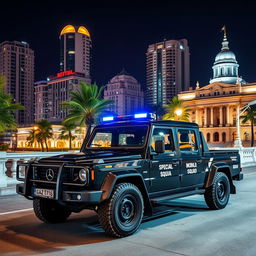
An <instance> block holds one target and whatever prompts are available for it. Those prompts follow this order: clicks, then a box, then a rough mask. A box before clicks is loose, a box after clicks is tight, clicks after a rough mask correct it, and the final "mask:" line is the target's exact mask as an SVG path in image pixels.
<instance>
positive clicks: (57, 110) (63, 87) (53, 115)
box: [36, 71, 88, 123]
mask: <svg viewBox="0 0 256 256" xmlns="http://www.w3.org/2000/svg"><path fill="white" fill-rule="evenodd" d="M47 80H48V81H47V92H45V93H47V104H45V106H44V112H45V113H47V120H49V121H51V122H53V123H61V122H62V121H63V120H64V119H65V117H66V116H67V114H68V111H67V110H66V109H64V108H63V106H62V105H61V103H62V102H63V101H67V100H70V92H71V91H78V90H79V89H80V82H85V83H87V84H88V78H86V77H85V75H84V73H78V72H72V71H63V72H60V73H57V74H56V75H53V76H50V77H48V79H47ZM38 96H40V94H38ZM36 109H37V108H36Z"/></svg>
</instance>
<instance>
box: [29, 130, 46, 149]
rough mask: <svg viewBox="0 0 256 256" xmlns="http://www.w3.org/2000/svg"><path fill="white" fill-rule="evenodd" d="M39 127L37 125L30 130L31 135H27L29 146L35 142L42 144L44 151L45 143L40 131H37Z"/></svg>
mask: <svg viewBox="0 0 256 256" xmlns="http://www.w3.org/2000/svg"><path fill="white" fill-rule="evenodd" d="M37 130H38V128H37V127H36V126H35V127H34V129H32V130H31V131H29V136H28V137H27V141H28V146H33V144H34V143H35V142H38V143H39V144H40V145H41V148H42V151H43V152H44V143H43V140H42V137H41V136H40V133H38V132H37Z"/></svg>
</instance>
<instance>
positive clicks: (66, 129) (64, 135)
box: [59, 122, 76, 149]
mask: <svg viewBox="0 0 256 256" xmlns="http://www.w3.org/2000/svg"><path fill="white" fill-rule="evenodd" d="M75 128H76V125H75V124H73V123H65V122H63V123H62V128H61V129H60V131H61V133H60V136H59V139H60V140H69V149H72V140H74V139H75V138H76V136H75V135H73V134H72V131H74V130H75Z"/></svg>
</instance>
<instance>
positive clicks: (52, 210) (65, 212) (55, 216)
mask: <svg viewBox="0 0 256 256" xmlns="http://www.w3.org/2000/svg"><path fill="white" fill-rule="evenodd" d="M33 208H34V212H35V214H36V216H37V218H38V219H40V220H41V221H43V222H46V223H60V222H64V221H66V220H67V218H68V217H69V216H70V214H71V211H70V210H69V209H67V208H66V207H65V206H62V205H60V204H59V203H58V202H56V201H54V200H47V199H43V198H36V199H34V200H33Z"/></svg>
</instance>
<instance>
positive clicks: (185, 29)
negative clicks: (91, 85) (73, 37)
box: [0, 2, 256, 88]
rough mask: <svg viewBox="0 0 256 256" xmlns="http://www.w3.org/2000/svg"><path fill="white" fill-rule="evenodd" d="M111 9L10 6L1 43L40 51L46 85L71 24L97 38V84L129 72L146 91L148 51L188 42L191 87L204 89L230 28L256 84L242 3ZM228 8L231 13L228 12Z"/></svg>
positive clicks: (247, 75) (39, 69)
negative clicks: (156, 46)
mask: <svg viewBox="0 0 256 256" xmlns="http://www.w3.org/2000/svg"><path fill="white" fill-rule="evenodd" d="M225 3H226V2H225ZM112 6H113V5H111V4H109V5H108V6H105V5H104V4H103V5H102V7H101V8H99V7H97V6H96V5H93V4H91V5H88V4H86V5H85V4H83V3H79V8H78V9H76V12H74V13H73V14H72V13H70V11H69V7H70V6H67V5H64V4H63V5H60V4H58V3H53V4H49V3H48V2H45V3H44V5H43V6H42V7H40V9H39V8H38V7H36V6H34V5H33V4H32V5H29V6H28V7H27V6H26V4H25V5H24V6H22V5H17V6H14V7H11V6H8V5H7V7H6V8H5V12H4V13H3V15H2V16H1V21H2V23H3V22H4V23H5V26H4V27H3V31H2V33H1V36H0V39H1V40H0V41H1V42H2V41H5V40H18V41H21V40H24V41H27V42H28V43H29V44H30V46H31V48H32V49H34V51H35V56H36V59H35V66H36V74H35V80H36V81H37V80H43V79H46V77H47V76H48V75H49V74H55V73H57V72H58V69H59V41H58V35H59V32H60V31H61V29H62V28H63V27H64V26H65V25H68V24H81V25H84V26H85V27H86V28H87V29H88V30H89V31H90V33H91V37H92V43H93V48H92V51H93V57H92V78H93V81H95V82H97V83H98V84H100V85H101V84H106V83H107V81H108V80H109V79H110V77H113V76H114V75H115V74H116V73H118V72H119V71H120V70H121V69H122V68H123V67H124V68H126V69H127V70H129V72H130V73H131V74H132V75H133V76H134V77H135V78H136V79H138V81H139V82H140V83H141V84H142V86H143V87H144V88H145V84H146V51H147V46H148V45H149V44H151V43H156V42H159V41H162V40H163V39H166V40H170V39H176V40H179V39H181V38H186V39H187V40H188V43H189V45H190V52H191V57H190V59H191V83H190V85H191V86H193V87H194V86H195V82H196V81H197V80H199V82H200V84H207V82H208V81H209V80H210V78H211V77H212V73H211V69H210V68H209V67H211V66H212V64H213V62H214V57H215V56H216V53H217V52H219V45H220V43H221V41H222V37H223V35H222V34H221V31H220V30H221V27H222V26H223V25H224V24H225V25H226V26H227V34H228V38H229V41H230V43H231V45H232V50H233V51H234V52H236V53H237V60H238V62H239V63H240V67H241V68H240V72H239V73H240V75H241V76H242V77H243V78H244V79H245V80H246V81H248V82H253V81H255V79H256V77H255V75H254V69H255V68H256V64H254V59H255V58H256V53H254V52H253V51H252V49H253V41H254V40H253V38H254V35H253V33H251V39H252V40H250V41H249V42H248V40H247V36H248V34H249V32H250V27H252V26H253V25H254V24H256V20H255V19H254V18H253V17H251V16H250V15H247V14H248V11H249V12H250V10H249V6H247V7H246V8H247V12H243V8H242V9H241V8H240V6H239V5H237V4H235V5H233V6H232V7H230V6H226V5H225V4H222V5H221V6H219V7H218V8H219V10H218V8H217V7H216V6H215V7H214V6H213V7H211V8H212V9H211V8H208V9H207V8H206V7H203V6H200V5H196V4H195V6H194V7H193V6H190V5H188V6H186V7H184V8H181V6H179V5H177V4H175V5H174V9H175V12H174V11H172V12H170V11H167V10H165V8H163V7H162V8H160V7H157V8H156V9H155V10H154V11H153V8H152V7H148V6H144V7H145V8H144V9H141V8H133V6H129V7H124V8H119V7H115V8H113V7H112ZM198 6H199V7H198ZM139 7H141V6H139ZM167 7H168V6H167ZM197 7H198V8H197ZM244 8H245V7H244ZM166 9H168V8H166ZM229 9H232V12H228V10H229ZM172 10H173V8H172ZM53 14H54V15H53ZM237 14H239V19H238V16H237ZM246 15H247V16H246ZM7 17H15V19H7ZM46 17H47V18H46ZM17 20H19V22H18V23H17ZM10 28H12V29H10ZM45 39H47V40H45Z"/></svg>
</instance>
